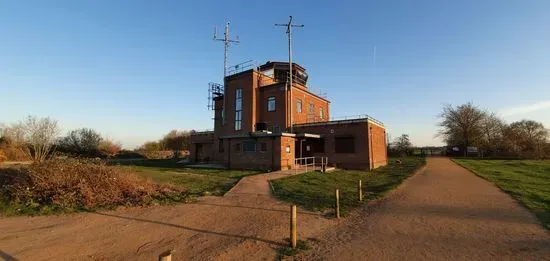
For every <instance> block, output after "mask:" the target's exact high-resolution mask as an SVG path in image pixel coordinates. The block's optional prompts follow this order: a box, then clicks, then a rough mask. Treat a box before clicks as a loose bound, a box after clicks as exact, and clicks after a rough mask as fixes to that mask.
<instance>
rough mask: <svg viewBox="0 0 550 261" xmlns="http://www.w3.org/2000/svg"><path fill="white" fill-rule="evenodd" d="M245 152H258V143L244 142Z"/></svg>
mask: <svg viewBox="0 0 550 261" xmlns="http://www.w3.org/2000/svg"><path fill="white" fill-rule="evenodd" d="M243 152H247V153H250V152H256V142H255V141H252V140H247V141H243Z"/></svg>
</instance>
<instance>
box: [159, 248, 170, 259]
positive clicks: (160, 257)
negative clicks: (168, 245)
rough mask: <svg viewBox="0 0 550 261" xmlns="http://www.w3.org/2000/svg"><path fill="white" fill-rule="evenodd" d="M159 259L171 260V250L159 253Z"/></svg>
mask: <svg viewBox="0 0 550 261" xmlns="http://www.w3.org/2000/svg"><path fill="white" fill-rule="evenodd" d="M159 261H172V250H170V251H168V252H165V253H162V254H160V256H159Z"/></svg>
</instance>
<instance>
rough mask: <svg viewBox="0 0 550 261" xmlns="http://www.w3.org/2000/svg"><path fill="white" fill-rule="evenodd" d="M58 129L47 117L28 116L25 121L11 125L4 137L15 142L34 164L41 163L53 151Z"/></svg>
mask: <svg viewBox="0 0 550 261" xmlns="http://www.w3.org/2000/svg"><path fill="white" fill-rule="evenodd" d="M59 133H60V129H59V127H58V125H57V121H56V120H53V119H51V118H49V117H46V118H37V117H36V116H28V117H27V119H26V120H25V121H21V122H19V123H16V124H13V125H12V126H11V127H9V128H8V129H7V132H6V135H7V136H8V137H9V138H10V139H11V140H12V141H14V142H16V143H17V144H18V145H19V146H20V147H21V148H22V149H23V151H25V153H27V154H28V155H29V157H30V158H32V159H33V161H35V162H42V161H44V160H45V159H46V158H47V157H48V156H50V155H51V154H52V152H53V150H54V149H55V141H56V140H57V137H58V136H59Z"/></svg>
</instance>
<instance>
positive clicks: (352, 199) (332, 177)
mask: <svg viewBox="0 0 550 261" xmlns="http://www.w3.org/2000/svg"><path fill="white" fill-rule="evenodd" d="M424 164H425V160H424V159H423V158H414V157H410V158H405V159H403V160H402V164H397V163H396V159H390V164H389V165H388V166H386V167H382V168H378V169H375V170H372V171H357V170H338V171H334V172H329V173H326V174H322V173H319V172H308V173H305V174H301V175H297V176H292V177H288V178H282V179H277V180H273V181H271V184H272V185H273V188H274V190H275V196H276V197H277V198H279V199H281V200H284V201H288V202H292V203H295V204H297V205H300V206H301V207H303V208H305V209H309V210H314V211H322V210H325V209H328V208H333V207H334V191H335V190H336V189H339V190H340V211H341V212H342V213H343V214H345V213H346V212H347V211H349V209H350V208H352V207H356V206H359V205H360V204H361V203H360V202H359V201H358V198H357V183H358V181H359V180H361V181H362V183H363V194H364V197H365V199H366V200H364V201H363V202H365V201H368V200H369V199H377V198H380V197H382V196H383V195H384V194H385V193H386V192H388V191H390V190H392V189H393V188H395V187H397V186H398V185H399V184H401V182H402V181H403V180H404V179H406V178H407V177H409V176H411V175H412V174H413V173H414V171H415V170H417V169H419V168H420V167H421V166H423V165H424Z"/></svg>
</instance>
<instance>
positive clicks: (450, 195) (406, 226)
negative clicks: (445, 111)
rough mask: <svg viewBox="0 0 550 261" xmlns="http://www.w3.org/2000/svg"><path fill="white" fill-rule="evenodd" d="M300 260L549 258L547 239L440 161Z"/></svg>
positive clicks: (522, 215) (497, 195) (485, 187)
mask: <svg viewBox="0 0 550 261" xmlns="http://www.w3.org/2000/svg"><path fill="white" fill-rule="evenodd" d="M320 239H321V243H319V244H317V245H315V246H314V249H313V250H312V251H308V252H307V253H306V255H304V256H301V257H300V259H303V260H400V261H402V260H550V234H549V233H548V231H547V230H545V229H544V228H543V227H542V226H541V225H540V224H539V223H538V221H537V220H536V218H535V217H534V216H533V215H532V214H531V213H530V212H528V211H527V210H526V209H525V208H523V207H522V206H520V205H519V204H518V203H517V202H516V201H514V200H513V199H512V198H510V197H509V196H508V195H506V194H504V193H503V192H501V191H500V190H499V189H498V188H497V187H496V186H494V185H493V184H491V183H489V182H487V181H485V180H483V179H481V178H479V177H477V176H475V175H474V174H473V173H470V172H469V171H467V170H465V169H463V168H462V167H460V166H458V165H456V164H455V163H453V162H452V161H450V160H449V159H447V158H429V159H428V164H427V167H426V169H425V171H424V172H422V173H420V174H417V175H416V176H414V177H412V178H410V179H409V180H407V181H406V182H405V183H404V184H403V185H402V186H401V187H400V188H399V189H397V190H396V191H394V192H393V193H391V194H390V195H389V196H388V197H386V198H385V199H384V200H382V201H381V202H378V204H371V205H370V206H368V207H365V208H364V209H362V210H361V211H357V212H355V213H354V214H353V215H352V217H350V218H348V220H346V222H342V223H341V224H339V225H338V226H337V227H336V228H334V229H330V231H329V232H327V233H324V234H323V235H322V236H321V237H320Z"/></svg>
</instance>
